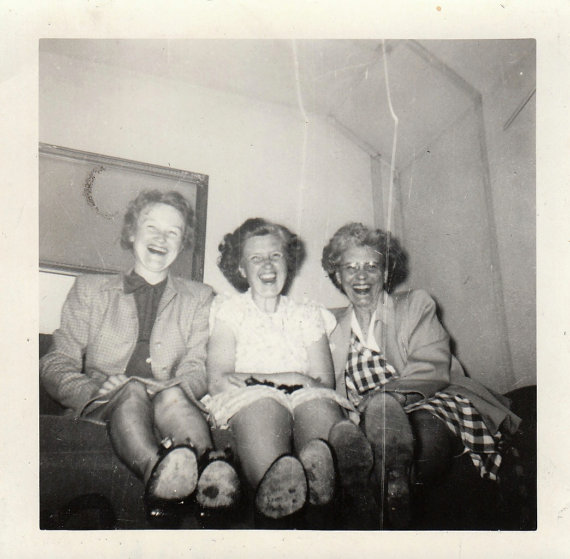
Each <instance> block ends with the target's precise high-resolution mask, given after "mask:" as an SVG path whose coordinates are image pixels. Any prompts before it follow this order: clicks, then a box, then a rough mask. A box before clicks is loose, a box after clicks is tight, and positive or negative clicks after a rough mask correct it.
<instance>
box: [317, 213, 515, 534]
mask: <svg viewBox="0 0 570 559" xmlns="http://www.w3.org/2000/svg"><path fill="white" fill-rule="evenodd" d="M322 264H323V267H324V269H325V270H326V272H327V273H328V275H329V277H330V278H331V280H332V282H333V283H334V285H335V286H336V287H337V288H338V289H340V290H341V291H342V293H344V295H346V297H347V298H348V300H349V303H350V304H349V305H348V307H346V308H344V309H339V310H338V312H337V313H336V318H337V326H336V328H335V329H334V331H333V332H332V334H331V343H332V344H333V348H334V349H333V359H334V364H335V372H336V386H337V390H338V391H339V392H340V394H341V395H343V396H348V398H349V399H350V401H351V402H352V403H353V404H354V405H355V406H356V407H357V408H358V410H359V412H360V414H361V418H362V426H363V429H364V432H365V434H366V437H367V438H368V440H369V441H370V443H371V445H372V448H373V451H374V458H375V461H374V471H373V473H372V476H373V478H374V479H375V482H376V483H377V485H378V488H379V490H378V491H377V494H378V495H380V496H381V497H385V499H386V503H384V501H383V500H380V502H379V503H378V505H379V508H380V509H381V510H383V506H384V504H386V505H387V511H388V514H387V520H388V522H389V523H390V525H391V527H392V528H405V527H406V526H407V525H408V523H409V520H410V486H409V483H410V475H411V473H412V472H411V470H412V462H413V463H414V466H415V471H414V472H413V475H414V478H415V480H416V481H418V482H425V481H429V480H433V479H434V478H436V477H438V476H439V475H441V474H442V473H443V472H444V471H445V470H446V467H447V466H448V464H449V462H450V460H451V457H452V456H453V455H454V454H456V453H461V452H462V451H465V452H468V453H469V454H470V456H471V459H472V461H473V463H474V465H475V466H476V467H477V468H478V469H479V472H480V474H481V476H482V477H486V478H489V479H496V473H497V468H498V466H499V464H500V461H501V457H500V455H499V453H498V450H497V442H498V441H499V439H500V437H501V431H504V432H507V433H510V434H513V433H514V432H515V431H516V428H517V426H518V423H519V421H520V420H519V418H518V417H517V416H516V415H514V414H513V413H512V412H510V410H509V409H508V408H507V407H506V406H505V404H506V402H505V401H504V399H503V398H502V397H501V396H498V395H496V394H493V393H491V391H489V390H488V389H486V388H485V387H484V386H482V385H481V384H479V383H477V382H475V381H474V380H472V379H469V378H467V377H466V376H465V373H464V371H463V368H462V366H461V364H460V363H459V361H458V360H457V359H456V358H455V357H454V356H453V355H452V354H451V353H450V348H449V335H448V334H447V332H446V331H445V330H444V328H443V326H442V325H441V323H440V322H439V320H438V318H437V315H436V306H435V302H434V301H433V299H432V298H431V297H430V296H429V295H428V294H427V293H426V292H425V291H422V290H411V291H405V292H400V293H392V290H393V288H394V287H395V285H397V284H398V283H399V282H401V281H402V280H403V279H404V277H405V274H406V258H405V256H404V253H403V251H402V250H401V248H400V245H399V243H398V242H397V241H396V240H395V239H391V238H390V237H389V236H388V235H387V234H386V233H385V232H384V231H382V230H380V229H369V228H367V227H365V226H364V225H362V224H360V223H350V224H348V225H346V226H344V227H341V228H340V229H339V230H338V231H337V232H336V233H335V234H334V236H333V237H332V239H331V240H330V241H329V243H328V244H327V246H326V247H325V248H324V249H323V257H322ZM380 488H385V491H384V495H382V491H381V490H380Z"/></svg>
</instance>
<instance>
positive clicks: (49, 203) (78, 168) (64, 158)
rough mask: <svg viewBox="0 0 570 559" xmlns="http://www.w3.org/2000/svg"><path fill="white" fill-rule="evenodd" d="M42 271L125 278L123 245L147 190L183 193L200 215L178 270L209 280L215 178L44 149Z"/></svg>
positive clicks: (126, 263)
mask: <svg viewBox="0 0 570 559" xmlns="http://www.w3.org/2000/svg"><path fill="white" fill-rule="evenodd" d="M38 163H39V266H40V270H41V271H46V272H51V273H60V274H65V275H72V276H76V275H79V274H83V273H99V274H112V273H117V272H125V271H127V270H128V269H129V268H130V266H131V265H132V262H131V258H129V256H130V255H129V254H128V253H127V251H125V250H124V249H123V248H121V246H120V237H121V229H122V224H123V216H124V214H125V212H126V209H127V205H128V203H129V202H130V201H131V200H133V199H134V198H135V197H136V196H137V195H138V194H139V193H140V192H142V191H143V190H150V189H157V190H160V191H164V192H166V191H169V190H175V191H177V192H180V193H181V194H182V195H183V196H185V197H186V198H187V199H188V201H189V202H190V203H191V205H192V207H193V208H194V239H193V243H192V246H191V247H189V248H187V249H185V250H184V251H183V252H182V253H181V254H180V255H179V256H178V258H177V260H176V262H175V263H174V264H173V266H172V270H173V272H174V274H175V275H179V276H182V277H186V278H189V279H193V280H196V281H202V280H203V277H204V251H205V240H206V218H207V202H208V180H209V177H208V175H205V174H202V173H195V172H190V171H184V170H180V169H173V168H171V167H163V166H159V165H152V164H149V163H142V162H138V161H131V160H128V159H122V158H119V157H112V156H109V155H101V154H96V153H90V152H85V151H79V150H76V149H71V148H67V147H62V146H57V145H51V144H46V143H41V142H40V144H39V157H38Z"/></svg>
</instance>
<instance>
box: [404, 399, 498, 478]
mask: <svg viewBox="0 0 570 559" xmlns="http://www.w3.org/2000/svg"><path fill="white" fill-rule="evenodd" d="M421 409H423V410H427V411H429V412H431V413H432V414H433V415H435V416H436V417H439V418H440V419H441V420H442V421H444V422H445V424H446V425H447V427H448V428H449V429H450V430H451V431H452V432H453V433H454V434H455V435H456V436H458V437H461V440H462V442H463V445H464V446H465V449H466V451H467V452H469V455H470V457H471V460H472V461H473V464H474V465H475V467H476V468H477V469H478V470H479V473H480V475H481V477H482V478H486V479H490V480H493V481H496V480H497V472H498V471H499V467H500V466H501V460H502V457H501V455H500V454H499V452H498V451H497V444H498V442H499V440H500V438H501V434H500V433H499V432H498V433H497V434H496V435H495V437H493V435H492V434H491V432H490V431H489V429H488V428H487V426H486V425H485V422H484V421H483V418H482V417H481V415H480V414H479V413H478V412H477V410H476V409H475V408H474V407H473V405H472V404H471V402H470V401H469V400H468V399H467V398H463V397H462V396H456V395H455V396H454V395H451V394H446V393H445V392H437V393H436V394H435V395H434V396H432V397H431V398H429V399H427V400H423V401H421V402H417V403H415V404H411V405H409V406H407V407H406V408H405V410H406V413H411V412H413V411H417V410H421Z"/></svg>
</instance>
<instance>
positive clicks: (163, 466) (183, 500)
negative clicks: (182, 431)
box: [144, 445, 198, 528]
mask: <svg viewBox="0 0 570 559" xmlns="http://www.w3.org/2000/svg"><path fill="white" fill-rule="evenodd" d="M197 483H198V460H197V458H196V451H195V450H194V448H193V447H191V446H189V445H176V446H172V447H170V448H164V447H161V449H160V451H159V459H158V461H157V463H156V464H155V466H154V468H153V470H152V473H151V474H150V478H149V480H148V482H147V484H146V489H145V495H144V501H145V507H146V515H147V520H148V521H149V523H151V524H152V525H153V526H155V527H158V528H175V527H177V526H179V525H180V523H181V521H182V515H183V514H184V513H185V512H186V509H187V507H188V506H189V505H190V504H191V500H192V495H193V493H194V491H195V489H196V485H197Z"/></svg>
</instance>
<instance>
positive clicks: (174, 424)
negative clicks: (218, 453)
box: [152, 386, 213, 457]
mask: <svg viewBox="0 0 570 559" xmlns="http://www.w3.org/2000/svg"><path fill="white" fill-rule="evenodd" d="M152 402H153V405H154V423H155V425H156V428H157V429H158V431H159V433H160V435H161V437H169V438H171V439H172V441H173V442H174V444H192V446H194V448H195V449H196V452H197V454H198V457H200V456H202V455H203V454H205V452H206V451H207V450H209V449H211V448H212V447H213V445H212V438H211V437H210V429H209V427H208V423H207V422H206V419H205V418H204V416H203V415H202V412H201V411H200V410H199V409H198V408H197V407H196V406H194V404H192V403H191V402H190V400H188V398H186V396H185V395H184V392H183V391H182V389H181V388H179V387H178V386H173V387H171V388H167V389H166V390H162V391H161V392H159V393H158V394H157V395H156V396H155V397H154V398H153V400H152Z"/></svg>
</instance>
